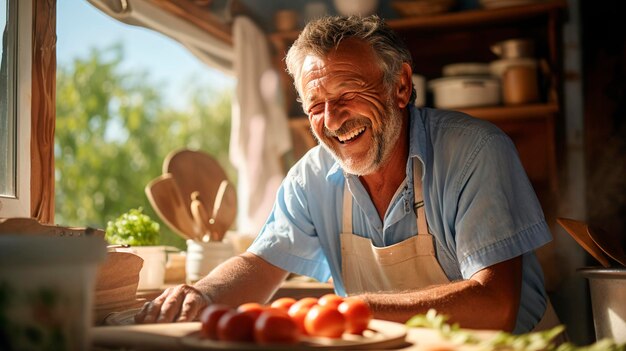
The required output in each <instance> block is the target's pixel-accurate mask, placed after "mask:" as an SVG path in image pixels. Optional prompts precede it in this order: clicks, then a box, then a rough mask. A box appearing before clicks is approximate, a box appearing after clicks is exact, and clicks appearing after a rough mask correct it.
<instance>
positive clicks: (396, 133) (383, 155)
mask: <svg viewBox="0 0 626 351" xmlns="http://www.w3.org/2000/svg"><path fill="white" fill-rule="evenodd" d="M385 115H386V116H387V117H386V118H385V120H384V122H383V123H384V124H383V126H382V130H380V131H378V132H377V133H375V134H374V131H373V130H372V129H371V128H372V126H371V124H369V125H368V128H370V130H372V147H371V148H370V149H369V151H368V152H367V154H366V156H365V159H364V160H362V161H357V160H353V159H351V158H348V159H343V158H341V157H340V155H339V153H338V152H336V151H335V150H334V149H333V147H332V145H329V144H328V143H326V142H324V141H323V139H322V138H320V137H319V136H318V135H317V133H315V132H314V133H313V134H314V135H315V137H316V138H317V141H318V142H319V143H320V144H321V145H322V147H324V148H325V149H326V150H328V152H330V153H331V154H332V155H333V157H334V158H335V160H337V162H338V163H339V165H340V166H341V168H342V169H343V170H344V171H345V172H347V173H350V174H354V175H357V176H362V175H367V174H370V173H373V172H375V171H376V170H378V169H379V168H380V166H381V165H383V164H384V163H385V161H387V159H389V156H390V155H391V152H392V151H393V148H394V147H395V145H396V142H397V141H398V138H399V137H400V130H401V128H402V113H401V112H400V111H399V110H397V109H395V108H394V105H393V102H392V101H391V99H388V100H387V102H386V104H385ZM347 123H350V122H347ZM342 127H343V126H342ZM324 128H325V127H324ZM339 129H341V128H339ZM325 134H326V135H329V134H333V133H331V132H328V131H325ZM327 138H328V137H327Z"/></svg>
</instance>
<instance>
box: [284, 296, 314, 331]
mask: <svg viewBox="0 0 626 351" xmlns="http://www.w3.org/2000/svg"><path fill="white" fill-rule="evenodd" d="M316 304H317V299H316V298H315V297H305V298H302V299H300V300H298V301H296V302H295V303H294V304H293V305H291V307H289V311H287V314H289V316H290V317H291V319H293V321H294V322H296V325H297V326H298V329H300V332H301V333H302V334H305V335H306V330H305V329H304V318H305V317H306V314H307V313H308V312H309V309H311V306H314V305H316Z"/></svg>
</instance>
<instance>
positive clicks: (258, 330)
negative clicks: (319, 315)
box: [254, 308, 300, 344]
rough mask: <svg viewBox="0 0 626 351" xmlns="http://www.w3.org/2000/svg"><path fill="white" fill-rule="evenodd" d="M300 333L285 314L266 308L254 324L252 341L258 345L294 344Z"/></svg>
mask: <svg viewBox="0 0 626 351" xmlns="http://www.w3.org/2000/svg"><path fill="white" fill-rule="evenodd" d="M299 336H300V332H299V330H298V326H297V325H296V322H294V321H293V319H291V317H289V315H288V314H287V312H285V311H283V310H279V309H277V308H268V309H266V310H265V311H263V312H262V313H261V315H260V316H259V318H257V320H256V322H255V323H254V341H256V342H257V343H259V344H294V343H296V342H298V338H299Z"/></svg>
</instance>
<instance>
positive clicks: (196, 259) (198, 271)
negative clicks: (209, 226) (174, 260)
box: [185, 240, 235, 284]
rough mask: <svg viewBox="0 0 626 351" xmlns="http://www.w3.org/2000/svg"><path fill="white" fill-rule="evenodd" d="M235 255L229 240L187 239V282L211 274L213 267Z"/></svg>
mask: <svg viewBox="0 0 626 351" xmlns="http://www.w3.org/2000/svg"><path fill="white" fill-rule="evenodd" d="M234 255H235V249H234V247H233V245H232V244H231V243H230V242H229V241H217V242H215V241H210V242H198V241H194V240H187V262H186V265H185V270H186V273H187V283H189V284H193V283H195V282H197V281H198V280H200V279H202V278H203V277H204V276H205V275H207V274H209V272H211V270H213V268H215V267H217V266H218V265H219V264H220V263H222V262H224V261H226V260H228V259H229V258H231V257H233V256H234Z"/></svg>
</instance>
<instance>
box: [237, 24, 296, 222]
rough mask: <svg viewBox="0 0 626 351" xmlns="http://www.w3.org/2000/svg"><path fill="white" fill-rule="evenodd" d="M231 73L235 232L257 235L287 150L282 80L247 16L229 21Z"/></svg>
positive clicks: (279, 179)
mask: <svg viewBox="0 0 626 351" xmlns="http://www.w3.org/2000/svg"><path fill="white" fill-rule="evenodd" d="M233 42H234V49H235V60H234V65H233V67H234V71H235V75H236V77H237V93H236V101H234V102H233V111H232V115H233V116H232V117H233V119H232V129H231V139H230V159H231V162H232V163H233V165H235V167H237V169H238V175H239V179H238V187H237V189H238V192H239V194H241V196H240V197H238V199H241V201H240V202H239V217H238V229H239V231H241V232H244V233H250V234H257V233H258V231H259V230H260V229H261V227H262V225H263V224H264V222H265V220H266V219H267V216H268V214H269V212H270V210H271V208H272V205H273V203H274V199H275V196H276V190H277V189H278V187H279V186H280V183H281V182H282V180H283V177H284V169H283V165H282V162H281V156H282V155H283V154H285V153H286V152H287V151H288V150H289V149H291V135H290V132H289V125H288V121H287V114H286V112H285V108H284V103H283V102H284V101H283V96H282V89H281V87H280V77H279V75H278V72H276V70H275V69H274V67H273V65H272V62H271V56H270V51H269V47H268V42H267V38H266V37H265V35H264V34H263V32H262V31H261V30H260V29H259V28H258V26H256V25H255V23H254V22H253V21H252V20H250V19H249V18H247V17H242V16H240V17H236V18H235V20H234V22H233Z"/></svg>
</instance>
